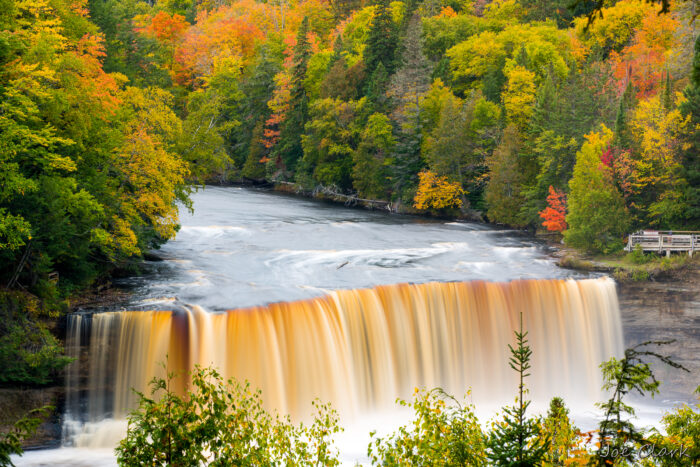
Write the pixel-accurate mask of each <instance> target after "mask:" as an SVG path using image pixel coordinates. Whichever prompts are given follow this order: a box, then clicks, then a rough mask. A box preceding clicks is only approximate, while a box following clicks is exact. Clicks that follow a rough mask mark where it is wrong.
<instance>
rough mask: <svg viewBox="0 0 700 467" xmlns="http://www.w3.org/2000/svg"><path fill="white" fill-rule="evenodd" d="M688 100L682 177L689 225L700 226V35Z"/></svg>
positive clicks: (685, 104) (687, 90)
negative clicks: (684, 183)
mask: <svg viewBox="0 0 700 467" xmlns="http://www.w3.org/2000/svg"><path fill="white" fill-rule="evenodd" d="M684 94H685V98H686V101H685V102H684V103H683V104H682V105H681V107H680V109H681V112H682V113H683V116H685V117H690V122H689V123H688V126H687V130H686V132H685V134H684V135H683V142H684V143H685V144H684V146H683V147H684V149H683V153H682V156H681V157H682V164H681V167H682V174H681V175H682V177H683V178H684V179H685V181H686V182H687V186H686V189H685V194H684V198H685V203H686V206H687V208H686V211H687V212H686V219H687V223H688V224H687V225H688V226H689V227H692V228H700V37H698V38H697V40H696V41H695V58H694V60H693V70H692V73H691V84H690V85H689V86H688V87H687V88H686V89H685V92H684Z"/></svg>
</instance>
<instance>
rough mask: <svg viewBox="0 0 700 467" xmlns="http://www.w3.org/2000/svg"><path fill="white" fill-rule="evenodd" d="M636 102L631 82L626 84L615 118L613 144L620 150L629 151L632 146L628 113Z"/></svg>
mask: <svg viewBox="0 0 700 467" xmlns="http://www.w3.org/2000/svg"><path fill="white" fill-rule="evenodd" d="M635 101H636V97H635V90H634V85H633V84H632V81H630V82H629V83H627V87H626V88H625V92H624V93H623V94H622V99H620V107H619V108H618V110H617V117H616V118H615V137H614V140H613V144H614V145H615V146H616V147H618V148H620V149H630V148H631V147H632V144H633V140H632V135H631V131H630V128H629V116H628V115H627V114H628V112H629V111H630V110H631V109H632V108H634V105H635Z"/></svg>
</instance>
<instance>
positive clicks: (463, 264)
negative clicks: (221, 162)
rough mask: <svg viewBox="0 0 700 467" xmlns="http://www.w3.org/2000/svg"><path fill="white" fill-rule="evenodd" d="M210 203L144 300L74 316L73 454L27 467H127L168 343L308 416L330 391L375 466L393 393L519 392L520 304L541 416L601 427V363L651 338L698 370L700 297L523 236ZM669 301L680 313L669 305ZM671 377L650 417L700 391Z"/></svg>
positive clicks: (186, 225) (180, 355) (315, 206)
mask: <svg viewBox="0 0 700 467" xmlns="http://www.w3.org/2000/svg"><path fill="white" fill-rule="evenodd" d="M194 207H195V212H194V214H188V213H183V215H182V219H181V220H182V229H181V230H180V232H179V233H178V235H177V237H176V239H174V240H172V241H170V242H168V243H167V244H166V245H164V246H163V247H162V249H161V250H160V251H158V252H157V254H158V255H160V256H162V258H163V261H160V262H153V263H150V266H149V272H148V273H147V274H145V275H144V276H141V277H137V278H132V279H129V280H127V281H125V283H124V285H125V286H127V287H129V288H130V289H131V290H132V291H133V299H132V300H131V301H130V302H129V303H125V304H124V309H125V310H133V311H108V312H101V313H95V314H90V313H81V314H76V315H73V316H71V317H70V319H69V335H68V345H67V348H68V349H69V351H70V352H72V353H73V354H74V355H76V356H79V355H83V358H82V360H81V362H82V363H81V364H82V365H83V366H82V367H81V366H79V365H78V364H74V365H73V367H72V368H71V371H69V373H68V376H67V381H66V385H67V403H66V413H65V417H64V433H65V436H64V444H65V445H66V448H64V449H59V450H52V451H43V452H35V453H28V454H27V455H26V456H25V457H24V458H20V459H17V463H18V465H98V464H101V465H113V464H114V462H115V461H114V457H113V454H112V453H111V451H110V450H109V449H111V448H113V447H114V445H115V444H116V443H117V442H118V440H119V439H120V438H121V437H123V435H124V432H125V431H124V430H125V422H124V419H125V417H126V415H127V413H128V412H129V411H130V410H131V409H133V408H134V406H135V404H136V398H135V396H134V395H133V392H132V391H131V388H135V389H137V390H140V391H143V390H145V389H146V387H147V382H148V381H149V380H150V379H151V378H152V377H153V376H154V375H162V374H163V370H162V369H161V368H160V363H161V362H163V361H164V360H165V356H166V355H168V356H169V358H168V365H169V366H170V368H171V369H178V370H180V369H189V368H192V367H193V365H194V364H201V365H208V364H213V365H215V366H217V367H218V368H219V369H220V371H221V372H222V373H223V374H224V375H225V376H227V377H228V376H233V377H236V378H239V379H249V380H250V381H251V382H252V383H253V385H255V386H258V387H260V388H261V389H262V391H263V398H264V399H265V403H266V405H267V407H268V408H270V409H273V410H279V411H281V412H283V413H290V414H292V415H293V416H294V417H295V418H297V419H303V418H304V417H305V416H306V415H308V414H309V413H310V411H311V401H312V400H313V399H315V398H320V399H321V400H322V401H328V402H331V403H332V404H333V406H334V408H336V409H337V410H338V411H339V412H340V413H341V424H343V425H344V426H345V427H346V428H348V429H347V431H346V433H345V435H343V436H342V437H341V438H339V439H338V445H339V447H340V450H341V453H342V456H343V459H344V461H345V462H346V463H347V464H348V465H353V463H354V461H363V460H364V456H365V454H364V453H365V450H366V446H367V440H368V433H369V431H370V430H372V429H379V431H380V433H381V432H382V431H384V432H386V431H391V430H393V429H394V428H395V427H396V425H397V423H401V422H405V421H406V416H407V414H406V413H405V412H401V411H400V410H398V409H397V408H396V405H395V403H394V401H395V399H396V398H397V397H408V396H410V394H411V392H412V391H413V389H414V388H415V387H425V388H431V387H435V386H441V387H443V388H444V389H446V390H447V391H448V392H451V393H453V394H455V395H457V396H462V395H464V394H465V393H466V392H467V390H468V389H469V388H471V390H472V392H471V396H470V401H471V402H473V403H474V404H475V405H476V406H477V411H478V413H479V414H480V415H481V418H482V419H483V420H484V421H485V420H487V419H488V418H489V417H490V416H492V414H493V412H494V410H496V409H497V408H498V407H500V406H502V405H504V404H508V403H512V401H513V398H514V396H515V391H516V388H517V382H516V380H515V374H514V372H513V371H512V370H510V368H509V367H508V356H509V355H508V347H507V346H508V344H512V343H513V329H514V328H515V326H516V323H517V322H518V316H519V313H520V312H521V311H522V312H523V315H524V324H525V328H526V330H527V331H528V332H529V339H530V344H531V347H532V350H533V368H532V372H531V373H532V376H531V377H530V378H529V379H528V385H529V387H530V389H531V392H530V396H531V397H532V399H533V401H534V403H533V409H535V410H536V409H538V408H539V409H540V410H544V409H545V408H546V405H547V403H548V401H549V399H550V398H551V397H552V396H562V397H564V398H565V400H566V402H567V404H568V405H569V406H570V407H572V412H573V413H574V415H575V417H576V419H577V421H579V422H580V424H582V425H587V426H589V427H591V426H592V424H593V423H594V417H595V408H594V406H593V403H594V402H596V401H598V400H600V399H601V398H603V397H604V396H603V394H602V393H601V392H600V386H601V377H600V371H599V369H598V366H599V364H600V363H601V362H602V361H604V360H607V359H608V358H610V357H611V356H620V355H621V353H622V351H623V348H624V346H625V345H629V344H631V343H636V342H639V341H642V340H648V339H658V338H668V337H671V338H674V337H675V338H678V337H681V338H682V339H684V340H685V342H684V343H682V344H680V345H676V346H674V347H671V348H670V351H671V353H673V354H675V355H676V356H678V357H680V358H681V360H683V362H684V363H687V364H689V365H690V366H692V365H695V368H694V369H697V363H696V358H697V357H696V355H697V350H698V348H699V347H700V344H699V343H700V338H699V337H698V335H697V329H698V326H697V324H698V319H699V318H698V312H697V307H695V308H693V306H695V305H697V301H696V302H693V300H697V295H694V296H693V297H695V298H692V297H690V296H689V295H687V294H686V295H674V294H673V293H671V294H670V295H668V294H667V295H665V296H664V297H665V298H662V299H659V301H658V303H656V302H654V301H653V300H651V299H650V298H649V297H652V296H657V295H659V294H662V295H663V289H660V290H653V289H651V288H647V289H639V290H637V289H633V288H627V287H626V288H623V289H622V293H621V307H620V306H619V305H618V293H617V291H616V289H617V287H616V284H615V283H614V281H613V280H612V279H609V278H605V277H599V276H594V275H586V274H581V273H577V272H574V271H569V270H565V269H561V268H559V267H557V266H556V264H555V262H554V261H553V260H552V259H551V258H550V257H549V256H548V254H547V253H548V251H547V249H546V247H545V246H544V245H543V244H541V243H539V242H538V241H536V240H533V239H532V238H531V237H528V236H524V235H522V234H520V233H518V232H515V231H508V230H499V229H496V228H493V227H489V226H485V225H482V224H474V223H461V222H460V223H458V222H445V221H436V220H426V219H422V218H417V217H409V216H389V215H386V214H383V213H376V212H367V211H361V210H355V209H345V208H341V207H338V206H337V205H327V204H323V203H318V202H314V201H309V200H303V199H298V198H294V197H289V196H282V195H278V194H274V193H269V192H260V191H255V190H248V189H241V188H207V189H205V190H204V191H202V192H199V193H197V194H196V195H195V196H194ZM670 296H672V297H676V298H677V299H678V306H677V307H676V308H674V310H682V311H681V312H678V311H668V312H667V311H664V310H663V309H657V306H660V305H662V304H666V303H668V302H669V297H670ZM693 303H695V305H692V304H693ZM689 304H690V305H689ZM621 309H622V311H621ZM86 311H89V312H92V311H103V310H86ZM688 326H691V327H692V326H694V328H693V329H695V330H694V331H693V330H688V329H687V327H688ZM693 349H695V353H694V354H691V353H689V350H690V351H692V350H693ZM666 377H668V378H669V381H672V382H673V390H669V388H668V386H667V385H663V386H662V395H661V396H662V397H660V398H657V399H656V400H655V401H640V402H639V403H640V404H641V407H642V408H643V410H642V413H643V414H644V415H648V416H649V418H650V420H654V419H655V420H658V418H659V417H660V415H661V414H662V412H663V410H664V408H668V407H670V406H671V405H672V404H673V403H674V402H676V401H679V400H682V401H692V400H693V397H692V396H691V393H692V388H691V386H692V380H693V378H695V377H694V376H691V377H689V376H688V375H677V374H671V373H670V372H664V373H663V374H662V378H666Z"/></svg>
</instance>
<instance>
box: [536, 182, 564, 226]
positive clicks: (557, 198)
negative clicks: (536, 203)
mask: <svg viewBox="0 0 700 467" xmlns="http://www.w3.org/2000/svg"><path fill="white" fill-rule="evenodd" d="M540 217H541V218H542V219H544V221H543V222H542V225H543V226H544V227H546V228H547V230H549V231H550V232H563V231H564V230H566V194H565V193H564V192H563V191H559V190H556V189H554V187H553V186H551V185H550V186H549V195H548V196H547V207H546V208H544V209H543V210H542V211H540Z"/></svg>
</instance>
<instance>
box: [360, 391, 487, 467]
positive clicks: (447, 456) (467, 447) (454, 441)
mask: <svg viewBox="0 0 700 467" xmlns="http://www.w3.org/2000/svg"><path fill="white" fill-rule="evenodd" d="M398 403H399V405H401V406H404V407H410V408H412V409H413V410H414V412H415V414H416V418H415V419H414V420H413V422H412V423H411V425H409V426H408V427H405V426H402V427H400V428H399V430H398V431H397V432H396V433H393V434H392V435H390V436H387V437H386V438H379V437H377V438H375V435H376V432H372V433H371V434H370V435H371V436H372V441H371V442H370V444H369V446H368V447H367V456H368V457H369V458H370V460H371V461H372V463H373V465H416V466H432V465H470V466H482V465H486V456H485V448H486V446H485V442H486V436H485V434H484V433H483V431H482V430H481V426H480V425H479V421H478V420H477V418H476V415H475V414H474V407H473V406H471V405H466V404H460V403H459V401H457V399H455V398H454V397H452V396H450V395H449V394H446V393H445V392H444V391H443V390H442V389H440V388H435V389H432V390H430V391H419V390H418V389H416V391H415V393H414V395H413V401H411V402H409V401H405V400H399V401H398Z"/></svg>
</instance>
